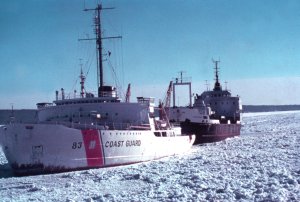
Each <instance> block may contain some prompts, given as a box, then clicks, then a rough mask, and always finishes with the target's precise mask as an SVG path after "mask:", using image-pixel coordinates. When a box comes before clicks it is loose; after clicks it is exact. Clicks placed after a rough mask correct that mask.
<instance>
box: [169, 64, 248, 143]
mask: <svg viewBox="0 0 300 202" xmlns="http://www.w3.org/2000/svg"><path fill="white" fill-rule="evenodd" d="M213 62H214V64H215V67H214V69H215V84H214V88H213V90H207V91H204V92H203V93H202V94H201V95H198V94H196V96H194V104H193V105H192V101H190V105H189V106H188V107H177V106H175V105H174V106H173V107H170V108H169V112H168V115H169V119H170V121H171V122H174V123H177V124H180V126H181V128H182V132H183V133H185V134H195V135H196V141H195V143H194V144H202V143H210V142H217V141H221V140H224V139H226V138H230V137H234V136H239V135H240V129H241V115H240V114H241V110H242V105H241V100H240V98H239V96H231V93H230V92H229V91H228V90H227V89H225V90H223V89H222V86H221V84H220V82H219V67H218V64H219V61H213ZM182 84H185V85H190V86H191V82H182V79H176V81H175V83H174V84H173V85H174V87H173V89H174V88H175V86H176V85H182ZM190 89H191V87H190ZM189 92H190V93H189V96H190V99H191V98H192V95H191V90H190V91H189ZM173 97H174V100H173V103H175V90H174V96H173Z"/></svg>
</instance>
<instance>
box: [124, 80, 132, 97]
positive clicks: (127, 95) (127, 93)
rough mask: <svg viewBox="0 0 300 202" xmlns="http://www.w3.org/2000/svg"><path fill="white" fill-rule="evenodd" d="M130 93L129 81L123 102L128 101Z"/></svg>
mask: <svg viewBox="0 0 300 202" xmlns="http://www.w3.org/2000/svg"><path fill="white" fill-rule="evenodd" d="M130 95H131V91H130V83H129V84H128V87H127V91H126V98H125V102H130Z"/></svg>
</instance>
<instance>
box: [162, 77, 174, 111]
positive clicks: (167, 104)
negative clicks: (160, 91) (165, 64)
mask: <svg viewBox="0 0 300 202" xmlns="http://www.w3.org/2000/svg"><path fill="white" fill-rule="evenodd" d="M172 86H173V81H170V84H169V87H168V90H167V94H166V97H165V99H164V101H163V103H164V107H166V108H169V107H170V106H171V93H172V90H173V89H172Z"/></svg>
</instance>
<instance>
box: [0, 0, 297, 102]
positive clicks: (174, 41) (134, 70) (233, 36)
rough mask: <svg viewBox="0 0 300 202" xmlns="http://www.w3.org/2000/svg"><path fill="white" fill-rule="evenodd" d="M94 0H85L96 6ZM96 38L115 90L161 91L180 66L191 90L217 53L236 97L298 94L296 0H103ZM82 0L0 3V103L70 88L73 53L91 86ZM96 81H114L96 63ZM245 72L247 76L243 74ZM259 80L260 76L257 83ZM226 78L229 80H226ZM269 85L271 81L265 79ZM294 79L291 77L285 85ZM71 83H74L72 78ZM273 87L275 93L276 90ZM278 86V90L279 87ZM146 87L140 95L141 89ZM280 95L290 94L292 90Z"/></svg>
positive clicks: (283, 98) (88, 19) (209, 76)
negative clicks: (101, 39)
mask: <svg viewBox="0 0 300 202" xmlns="http://www.w3.org/2000/svg"><path fill="white" fill-rule="evenodd" d="M96 2H98V1H96V0H86V1H85V4H86V7H89V8H90V7H95V5H96ZM102 3H103V6H114V7H116V9H115V10H108V11H103V15H102V19H103V26H104V29H105V32H104V34H105V36H108V35H109V36H111V35H112V36H114V35H122V37H123V38H122V41H121V40H115V41H107V42H105V47H106V49H105V50H106V51H111V52H112V57H111V60H112V64H113V65H114V66H116V71H117V74H118V75H119V81H120V84H122V85H123V89H125V88H126V86H127V84H128V83H129V82H130V83H132V91H133V92H132V94H133V96H137V95H139V94H142V95H144V96H155V97H157V98H162V97H163V94H164V93H165V91H166V88H167V86H168V83H169V80H170V79H172V78H174V77H176V76H177V75H178V72H179V71H180V70H183V71H185V72H186V75H187V76H191V77H192V81H193V82H194V88H193V89H194V92H195V93H200V92H202V91H203V90H204V89H205V85H204V83H205V80H210V83H211V84H212V83H213V64H212V62H211V58H215V59H219V58H220V59H221V64H220V67H221V72H220V77H221V80H222V81H223V82H224V81H228V82H229V84H228V87H229V88H230V89H231V90H232V92H233V93H234V94H239V95H240V96H241V97H242V100H243V102H244V103H245V104H299V103H300V96H297V94H300V93H299V92H300V91H299V86H300V68H299V64H300V38H299V36H300V1H298V0H281V1H279V0H253V1H248V0H244V1H243V0H185V1H184V0H151V1H147V0H111V1H109V0H107V1H102ZM83 7H84V0H72V1H71V0H26V1H23V0H2V1H1V2H0V28H1V32H0V62H1V74H0V96H1V101H0V108H8V107H10V103H13V104H14V106H15V107H16V108H27V107H30V108H33V107H35V103H36V102H41V101H51V100H53V99H54V95H55V93H54V92H55V90H58V89H60V88H61V87H64V88H65V89H66V91H68V92H70V91H73V90H74V85H75V81H76V80H77V78H78V75H79V71H80V67H79V58H82V61H83V63H84V64H85V65H84V71H85V72H87V71H88V69H90V70H89V74H88V78H87V84H86V88H87V90H91V91H95V90H96V89H97V87H96V80H95V79H96V76H95V75H94V74H95V72H96V71H95V63H91V62H90V61H91V60H92V59H94V57H95V52H94V43H93V42H78V38H85V37H87V36H90V37H92V36H93V31H92V16H93V14H92V13H91V12H90V13H87V12H83V11H82V10H83ZM105 68H106V69H105V72H106V76H105V80H106V82H107V84H113V83H112V82H110V81H111V77H110V75H111V74H112V73H110V72H108V69H109V67H108V66H106V67H105ZM250 81H251V82H250ZM256 81H259V82H256ZM233 84H234V85H233ZM273 84H274V85H273ZM294 85H296V86H294ZM75 88H76V89H77V90H78V91H79V85H78V83H77V85H76V87H75ZM278 92H281V93H278ZM282 92H287V94H286V95H285V94H284V93H282ZM148 93H149V94H148ZM292 94H293V96H292V97H289V95H292Z"/></svg>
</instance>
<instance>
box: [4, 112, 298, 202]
mask: <svg viewBox="0 0 300 202" xmlns="http://www.w3.org/2000/svg"><path fill="white" fill-rule="evenodd" d="M243 123H244V124H243V127H242V134H241V136H240V137H238V138H232V139H228V140H225V141H222V142H218V143H211V144H204V145H198V146H193V148H192V149H191V151H190V152H189V153H186V154H183V155H177V156H171V157H167V158H163V159H160V160H157V161H151V162H146V163H139V164H134V165H129V166H123V167H113V168H104V169H92V170H85V171H76V172H67V173H60V174H51V175H38V176H28V177H13V176H12V174H11V172H10V169H9V167H8V165H7V161H6V159H5V157H4V156H3V153H2V151H1V152H0V175H1V176H0V200H1V201H300V124H299V123H300V112H299V111H294V112H284V113H282V112H278V113H274V112H273V113H252V114H244V119H243ZM169 146H172V145H169Z"/></svg>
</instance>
